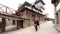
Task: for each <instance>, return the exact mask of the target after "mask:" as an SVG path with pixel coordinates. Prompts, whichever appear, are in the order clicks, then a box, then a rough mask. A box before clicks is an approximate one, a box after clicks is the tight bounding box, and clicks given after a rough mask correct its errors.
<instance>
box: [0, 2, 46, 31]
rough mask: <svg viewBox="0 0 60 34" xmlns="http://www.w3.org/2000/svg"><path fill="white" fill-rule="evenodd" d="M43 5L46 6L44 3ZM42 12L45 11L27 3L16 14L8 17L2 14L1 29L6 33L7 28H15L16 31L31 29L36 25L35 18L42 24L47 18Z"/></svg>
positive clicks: (0, 19)
mask: <svg viewBox="0 0 60 34" xmlns="http://www.w3.org/2000/svg"><path fill="white" fill-rule="evenodd" d="M42 5H44V4H43V3H42ZM6 11H7V10H6ZM42 12H43V11H42V10H41V9H38V8H37V7H35V5H32V4H30V3H28V2H25V3H24V4H22V5H21V7H19V8H18V10H17V11H16V14H10V15H8V14H2V13H0V29H1V31H2V32H4V31H6V28H7V26H14V27H15V28H16V29H20V28H25V27H29V26H32V25H34V21H33V18H35V19H36V20H39V22H40V23H42V22H43V21H44V16H45V15H43V14H42ZM7 29H8V28H7Z"/></svg>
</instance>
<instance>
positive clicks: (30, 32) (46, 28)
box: [1, 21, 60, 34]
mask: <svg viewBox="0 0 60 34" xmlns="http://www.w3.org/2000/svg"><path fill="white" fill-rule="evenodd" d="M1 34H60V33H59V32H58V31H57V30H56V29H55V28H54V24H52V22H51V21H47V22H45V23H42V24H41V25H40V28H39V29H38V31H37V32H35V29H34V27H33V26H30V27H27V28H24V29H20V30H16V31H10V32H5V33H1Z"/></svg>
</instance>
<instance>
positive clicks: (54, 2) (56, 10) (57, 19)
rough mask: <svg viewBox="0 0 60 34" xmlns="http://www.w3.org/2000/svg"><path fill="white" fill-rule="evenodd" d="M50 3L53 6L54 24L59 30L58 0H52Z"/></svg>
mask: <svg viewBox="0 0 60 34" xmlns="http://www.w3.org/2000/svg"><path fill="white" fill-rule="evenodd" d="M52 3H53V4H54V6H55V13H54V14H55V19H54V24H55V27H56V29H57V30H58V31H60V0H52Z"/></svg>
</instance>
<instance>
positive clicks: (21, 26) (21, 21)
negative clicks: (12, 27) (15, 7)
mask: <svg viewBox="0 0 60 34" xmlns="http://www.w3.org/2000/svg"><path fill="white" fill-rule="evenodd" d="M17 28H18V29H19V28H23V20H18V21H17Z"/></svg>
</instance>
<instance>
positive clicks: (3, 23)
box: [2, 18, 6, 32]
mask: <svg viewBox="0 0 60 34" xmlns="http://www.w3.org/2000/svg"><path fill="white" fill-rule="evenodd" d="M5 25H6V21H5V18H2V32H4V31H5Z"/></svg>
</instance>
